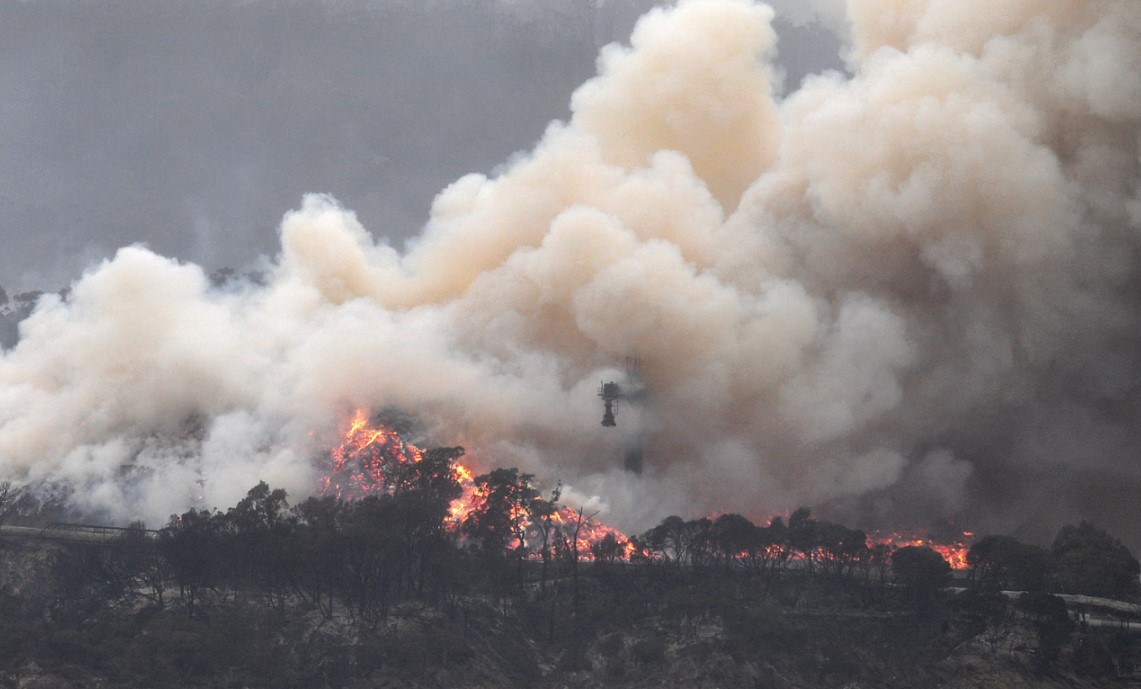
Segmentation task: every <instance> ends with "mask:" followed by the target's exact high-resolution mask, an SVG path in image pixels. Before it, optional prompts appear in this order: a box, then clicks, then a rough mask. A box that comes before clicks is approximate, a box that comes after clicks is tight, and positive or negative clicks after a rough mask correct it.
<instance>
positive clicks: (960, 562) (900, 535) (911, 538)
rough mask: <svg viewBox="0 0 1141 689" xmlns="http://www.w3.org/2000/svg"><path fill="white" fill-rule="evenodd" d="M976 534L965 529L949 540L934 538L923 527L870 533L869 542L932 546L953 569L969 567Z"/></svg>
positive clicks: (895, 547) (902, 546)
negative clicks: (968, 556) (968, 559)
mask: <svg viewBox="0 0 1141 689" xmlns="http://www.w3.org/2000/svg"><path fill="white" fill-rule="evenodd" d="M974 538H975V535H974V534H973V533H972V532H970V531H963V532H961V533H960V534H958V535H956V536H953V537H951V538H950V539H949V540H947V541H940V540H935V539H932V538H931V536H929V535H928V534H927V532H926V531H924V530H922V529H910V530H907V531H892V532H889V533H882V532H873V533H871V534H869V535H868V542H869V543H871V544H873V545H881V544H882V545H886V546H889V547H890V548H892V549H893V550H894V549H898V548H906V547H908V546H922V547H927V548H930V549H931V550H934V551H935V552H937V553H939V554H940V555H942V556H943V559H944V560H946V561H947V564H949V565H951V569H954V570H963V569H967V567H968V565H967V553H968V552H969V551H970V549H971V544H972V543H973V542H974Z"/></svg>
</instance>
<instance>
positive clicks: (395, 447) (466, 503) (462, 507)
mask: <svg viewBox="0 0 1141 689" xmlns="http://www.w3.org/2000/svg"><path fill="white" fill-rule="evenodd" d="M423 459H424V451H423V450H421V449H420V448H418V447H416V446H415V445H413V444H411V443H408V442H406V441H404V440H403V439H402V438H401V437H400V435H399V434H398V433H397V432H396V431H394V430H392V429H390V428H387V427H385V426H383V425H373V424H370V423H369V418H368V413H367V412H366V411H365V410H363V409H358V410H356V412H355V413H354V414H353V417H352V419H351V420H350V421H349V423H348V428H347V429H346V430H345V431H344V434H343V437H342V439H341V442H340V443H339V444H338V445H337V446H336V447H335V448H333V449H332V450H331V451H330V452H329V457H328V472H327V473H326V475H325V476H323V477H322V478H321V483H320V488H321V494H322V495H332V496H334V497H336V498H338V499H341V500H355V499H359V498H362V497H365V496H367V495H383V494H389V493H392V492H393V491H394V490H395V489H396V488H397V482H398V479H397V476H396V475H397V470H398V469H399V468H400V467H401V466H407V465H408V464H411V463H417V462H421V461H423ZM451 478H452V480H453V481H455V482H456V484H457V485H458V486H459V487H460V490H461V493H460V496H459V497H457V498H456V499H455V500H453V501H452V502H451V505H450V506H449V507H448V524H447V527H448V528H449V530H451V531H452V532H453V533H458V531H459V527H460V526H461V525H462V524H463V522H464V520H465V519H466V518H467V517H468V515H470V514H471V513H472V512H473V511H475V510H477V509H478V508H479V506H480V503H481V502H482V501H483V498H484V496H483V495H482V493H481V490H480V488H479V486H478V485H477V484H476V482H475V475H474V474H473V472H472V470H471V469H469V468H468V467H467V466H464V465H463V464H460V463H458V462H456V463H454V464H452V476H451ZM511 517H512V519H513V520H519V521H520V523H524V529H523V530H524V531H525V533H527V534H528V535H529V536H531V537H532V538H529V539H528V540H529V541H531V543H523V544H520V543H514V544H512V547H519V546H520V545H523V546H528V545H530V546H532V547H531V550H532V553H531V555H532V556H533V557H541V556H542V553H541V548H540V547H539V546H537V545H535V543H537V542H538V541H539V540H541V539H540V538H539V536H538V535H537V534H539V533H541V530H542V528H543V527H542V525H540V524H538V523H534V522H533V521H532V520H531V519H530V517H529V515H528V514H526V512H525V511H523V510H518V511H517V512H515V513H513V514H512V515H511ZM548 525H549V529H550V532H551V533H549V534H548V538H547V539H546V542H547V544H548V546H549V547H554V544H555V543H561V544H562V545H563V546H564V547H573V548H575V549H576V550H577V552H578V556H579V558H581V559H586V560H590V559H594V552H595V550H594V546H595V545H596V544H599V543H602V542H604V541H606V539H607V537H610V539H611V541H610V542H611V543H613V544H615V547H616V548H617V550H618V552H617V556H618V557H619V558H620V559H628V557H629V555H630V554H631V553H632V552H633V545H632V544H631V543H630V539H628V538H627V537H626V536H625V534H623V533H622V532H620V531H618V530H617V529H614V528H611V527H609V526H606V525H604V524H601V523H599V522H597V521H594V520H593V519H591V518H590V517H589V516H583V515H582V514H580V513H579V512H578V511H576V510H574V509H572V508H570V507H566V506H563V507H559V508H558V509H557V510H556V511H555V512H554V513H552V514H551V515H550V519H549V521H548ZM552 536H553V538H552ZM516 540H517V539H516Z"/></svg>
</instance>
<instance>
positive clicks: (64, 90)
mask: <svg viewBox="0 0 1141 689" xmlns="http://www.w3.org/2000/svg"><path fill="white" fill-rule="evenodd" d="M653 4H654V3H653V2H652V0H621V1H613V0H612V1H610V2H606V3H604V4H601V6H596V4H595V2H594V1H593V0H554V1H551V0H546V1H544V2H530V1H529V0H526V1H508V0H499V1H497V2H487V1H481V2H475V1H470V0H448V1H436V2H426V3H425V2H405V1H403V0H370V1H366V2H365V1H362V2H240V3H239V2H216V1H213V0H208V1H196V2H181V1H173V0H147V1H145V2H140V1H126V0H112V1H109V2H98V3H77V2H71V1H70V0H63V1H60V0H37V1H36V2H26V3H25V2H8V3H2V4H0V94H3V98H2V99H0V131H3V137H0V245H2V246H3V249H2V251H0V286H3V287H4V288H6V289H7V292H8V293H9V294H14V293H16V292H20V291H23V290H29V289H45V290H57V289H59V288H61V287H63V286H64V285H66V284H68V283H70V282H71V281H72V280H74V279H76V278H78V277H79V275H80V274H81V272H82V270H83V269H84V267H86V266H88V265H90V264H92V263H94V262H95V261H98V260H100V259H102V258H105V257H109V256H110V255H112V254H113V253H114V251H115V250H116V249H117V248H119V247H121V246H125V245H129V244H132V243H136V242H144V243H146V244H147V245H148V246H149V247H151V248H152V249H154V250H155V251H157V252H158V253H161V254H164V255H168V256H176V257H179V258H182V259H186V260H190V261H194V262H196V263H199V264H201V265H203V266H204V267H205V268H207V269H208V270H212V269H215V268H218V267H221V266H230V267H235V268H242V267H244V266H246V265H248V264H249V263H250V262H251V261H253V260H254V259H256V257H258V256H259V255H263V254H272V253H274V252H276V251H277V236H276V232H277V230H276V228H277V226H278V224H279V223H280V221H281V217H282V215H283V214H284V213H285V212H286V211H288V210H289V209H291V208H296V207H297V206H298V205H299V203H300V200H301V197H302V195H303V194H304V193H307V192H325V193H330V194H332V195H333V196H335V197H336V198H337V199H339V200H340V201H341V202H342V203H344V204H345V206H346V207H347V208H351V209H353V210H354V211H355V212H356V213H357V214H358V216H359V217H360V219H361V221H362V223H363V224H364V226H365V227H366V228H368V229H369V230H370V232H372V233H373V234H374V235H376V236H378V237H388V238H390V240H391V241H392V243H393V244H394V245H399V244H400V243H401V242H402V240H403V239H404V238H407V237H409V236H411V235H414V234H416V233H417V232H418V231H419V229H420V227H421V226H422V224H423V223H424V222H425V220H426V218H427V212H428V207H429V205H430V203H431V200H432V198H433V197H434V196H435V194H436V193H437V192H439V191H440V190H441V189H442V188H443V187H444V186H446V185H447V184H448V183H449V182H451V181H453V180H455V179H456V178H458V177H460V176H461V175H463V174H465V173H467V172H473V171H480V172H490V171H492V170H493V169H494V168H495V166H497V165H499V164H501V163H503V162H505V161H507V160H508V159H509V158H510V156H511V155H512V154H513V153H514V152H516V151H521V150H525V149H528V148H530V146H531V145H532V144H533V143H534V142H535V140H537V139H538V137H539V136H540V135H541V134H542V132H543V130H544V129H545V128H546V126H547V124H548V122H550V121H551V120H553V119H565V117H566V116H567V114H568V102H569V96H570V93H571V92H572V91H573V90H574V88H575V87H576V86H577V85H578V84H580V83H582V82H583V81H584V80H585V79H586V78H588V77H589V76H590V75H591V74H593V73H594V62H595V58H596V56H597V54H598V48H599V47H600V46H602V45H604V44H606V43H609V42H611V41H614V40H622V41H624V40H626V39H627V37H628V35H629V31H630V29H631V27H632V26H633V23H634V21H635V19H636V18H637V17H638V16H639V15H640V14H641V13H642V12H643V11H644V10H645V9H647V8H648V7H649V6H651V5H653ZM778 5H780V3H778ZM821 5H822V6H824V7H826V6H827V3H821ZM783 6H784V7H785V8H786V9H787V11H786V12H785V13H783V14H782V15H781V16H780V17H778V23H777V29H778V31H779V32H780V33H781V38H782V43H781V47H780V50H781V55H780V58H779V63H780V65H781V67H783V68H784V69H786V70H787V72H788V75H789V76H788V78H787V80H786V81H787V83H793V82H796V81H798V80H799V78H800V77H801V76H802V75H803V74H804V73H805V72H809V71H818V70H821V69H824V68H826V67H834V68H839V67H840V64H841V63H840V60H839V58H838V51H839V42H838V40H837V39H836V38H835V37H834V36H833V35H832V33H830V32H829V31H828V30H826V29H825V28H823V27H824V26H825V23H824V22H821V23H814V19H815V16H814V15H812V14H811V13H808V12H806V11H805V10H804V9H803V6H802V5H801V4H800V3H795V2H786V3H783ZM779 9H780V7H779V6H778V10H779ZM833 23H834V22H833Z"/></svg>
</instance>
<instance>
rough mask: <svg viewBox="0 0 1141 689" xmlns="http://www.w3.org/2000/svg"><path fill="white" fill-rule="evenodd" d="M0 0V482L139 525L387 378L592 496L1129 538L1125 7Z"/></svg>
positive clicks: (306, 474)
mask: <svg viewBox="0 0 1141 689" xmlns="http://www.w3.org/2000/svg"><path fill="white" fill-rule="evenodd" d="M0 13H2V15H0V27H3V28H0V31H2V32H6V35H3V36H0V38H2V39H4V40H3V41H2V42H0V46H2V47H0V51H3V53H0V55H2V57H3V59H2V60H0V66H2V69H3V72H2V73H0V86H2V87H3V89H4V91H3V92H4V93H6V94H13V95H14V97H9V98H6V99H5V100H4V102H3V103H2V104H0V126H2V127H3V128H4V131H5V132H6V133H9V134H11V135H9V136H6V137H5V138H4V141H3V143H2V144H0V146H2V148H0V151H2V152H0V175H2V177H0V189H3V194H4V196H3V199H2V201H0V227H2V228H3V229H2V231H3V232H4V234H3V241H4V245H5V251H4V252H3V254H2V255H0V285H3V286H4V287H5V288H6V289H7V291H8V292H9V293H15V292H18V291H20V290H26V289H35V288H41V289H48V290H54V289H58V288H59V287H63V286H64V285H67V286H68V287H69V291H68V292H67V294H65V295H59V296H55V295H51V294H49V295H46V296H45V297H43V298H42V299H40V300H39V301H38V302H37V305H36V307H35V310H34V311H33V312H31V313H30V314H28V315H27V317H26V318H24V319H23V320H22V322H20V324H19V329H18V331H16V330H15V329H14V327H12V328H8V330H6V331H5V330H4V328H0V336H3V337H5V338H6V339H5V341H4V345H5V349H4V350H3V352H0V478H10V479H12V480H15V481H18V482H20V483H25V484H28V485H33V486H36V487H37V488H40V489H44V490H57V489H58V490H63V491H64V492H66V493H67V494H68V495H70V496H71V499H72V501H73V502H74V505H75V506H76V507H77V508H80V509H83V510H84V511H85V513H86V514H89V515H92V518H97V517H100V516H102V518H105V519H111V520H119V521H130V520H131V519H135V518H141V519H144V520H146V521H148V522H149V523H160V522H161V521H163V520H164V518H165V517H166V516H167V515H169V514H170V513H171V512H172V511H174V509H178V508H177V507H174V508H173V509H172V506H187V505H199V506H204V507H222V508H224V507H226V506H227V505H230V504H233V503H234V502H235V501H236V500H237V499H238V498H240V497H241V496H242V495H243V494H244V492H245V490H246V489H248V487H250V486H252V485H254V484H256V483H257V482H258V481H260V480H265V481H268V482H269V483H270V484H271V485H275V486H280V487H283V488H286V489H287V490H289V491H290V493H291V494H293V495H295V496H300V495H306V494H309V493H312V491H313V490H315V486H317V485H318V483H319V481H318V480H317V475H318V474H319V473H320V472H321V471H322V457H323V456H324V455H323V454H322V453H323V452H324V451H325V449H327V448H328V447H330V446H334V445H335V444H336V440H337V433H338V428H339V427H340V426H341V425H342V424H343V423H344V422H345V420H346V419H347V418H350V417H351V416H352V415H353V413H354V411H355V410H356V409H367V410H373V411H381V410H394V409H395V410H399V412H400V413H401V414H402V415H404V416H405V417H408V418H414V419H416V420H417V423H418V424H419V429H418V430H417V432H416V433H417V436H418V437H416V438H414V440H416V441H422V442H424V443H428V444H430V445H431V444H434V445H449V446H450V445H462V446H464V447H465V448H467V450H468V454H467V456H466V459H467V460H468V461H470V462H471V463H472V464H473V466H474V468H475V469H476V470H477V471H478V470H485V469H488V468H491V467H494V466H517V467H519V468H520V469H521V470H523V471H526V472H530V473H534V474H535V475H536V476H539V477H543V478H544V480H546V481H548V482H550V483H551V485H553V484H554V482H557V481H561V482H562V486H563V493H562V495H563V498H564V500H566V501H567V502H568V503H570V504H572V505H573V504H578V505H590V506H591V509H592V510H593V509H597V510H598V511H599V512H600V513H602V514H604V515H605V517H606V519H608V520H610V521H611V522H612V523H613V524H614V525H615V526H617V527H619V528H622V529H626V530H638V529H643V528H646V527H648V526H650V525H652V524H653V523H656V522H657V521H658V520H660V519H661V518H663V517H665V516H667V515H668V514H670V513H676V514H680V515H683V516H687V517H692V516H702V515H707V514H711V513H722V512H726V511H737V512H741V513H742V514H746V515H747V516H750V517H753V518H756V519H763V518H764V517H766V516H767V515H770V514H773V513H776V512H782V511H787V510H791V509H794V508H796V507H798V506H801V505H809V506H812V507H813V508H814V509H816V510H818V512H817V513H818V514H819V515H821V516H823V517H826V518H832V519H839V520H842V521H846V522H849V523H853V524H855V525H857V526H860V527H862V528H873V527H874V528H881V527H885V526H887V527H890V526H898V525H934V524H943V525H948V524H953V525H959V526H960V527H961V528H971V529H973V530H974V531H976V532H978V533H986V532H988V531H998V532H1005V533H1012V534H1015V535H1019V536H1025V537H1027V538H1031V539H1032V540H1033V541H1034V542H1037V543H1047V542H1048V540H1049V538H1050V536H1051V535H1052V534H1053V533H1054V532H1056V531H1057V529H1058V528H1059V527H1060V526H1061V525H1062V524H1064V523H1067V522H1075V521H1077V520H1081V519H1090V520H1093V521H1095V522H1098V523H1100V524H1102V525H1105V526H1107V527H1109V528H1111V530H1114V531H1116V532H1117V533H1120V534H1121V535H1122V536H1123V537H1125V538H1127V539H1128V541H1129V543H1130V544H1131V545H1133V546H1134V547H1136V546H1137V545H1141V525H1139V524H1138V522H1137V520H1136V505H1135V497H1136V495H1137V494H1138V492H1139V491H1141V464H1139V463H1138V461H1137V457H1138V456H1139V455H1141V288H1139V285H1141V262H1139V261H1141V259H1139V257H1141V137H1139V136H1138V132H1139V131H1141V72H1138V70H1137V69H1136V65H1137V64H1141V4H1138V3H1137V2H1136V0H1058V1H1057V2H1053V3H1048V4H1045V3H1039V2H1037V1H1036V0H1012V1H1011V2H1008V3H1002V4H995V3H993V2H990V0H912V1H911V2H908V3H899V2H896V1H895V0H846V2H843V3H841V2H836V1H826V0H820V1H819V2H814V3H811V4H808V5H805V4H801V3H793V2H781V3H778V4H777V6H776V7H775V8H774V7H772V6H770V5H768V4H765V3H762V2H759V1H757V0H679V2H677V3H676V4H669V5H664V6H662V7H656V8H651V5H649V4H644V5H639V4H637V3H620V2H613V1H611V0H608V1H607V2H599V3H597V4H590V3H587V2H585V0H573V1H572V0H564V1H563V2H541V3H540V2H530V1H528V0H511V1H508V0H500V1H499V2H485V1H483V0H480V1H479V2H475V1H474V0H473V1H471V2H468V1H466V0H460V1H457V2H428V3H423V2H421V3H411V2H408V3H404V2H392V3H347V2H330V3H321V4H318V3H290V4H283V3H258V2H253V3H213V4H211V3H178V4H176V3H162V2H131V3H127V2H122V3H113V2H112V3H98V4H86V3H85V4H77V3H69V2H58V3H52V2H34V3H18V4H17V3H8V4H5V5H3V6H2V7H0ZM222 266H229V267H231V268H236V269H238V270H239V272H244V271H245V270H247V269H256V270H257V271H258V273H259V275H258V276H256V277H254V276H249V277H247V278H241V277H239V278H238V279H235V280H231V281H228V282H225V283H222V284H217V283H216V282H215V281H212V280H211V278H210V276H211V274H212V273H213V272H214V271H215V270H216V269H217V268H219V267H222ZM20 315H21V317H22V316H23V315H24V314H23V313H22V314H20ZM10 320H11V319H9V321H6V322H7V323H8V325H12V324H11V323H10ZM0 325H4V323H0ZM5 327H8V326H5ZM5 332H6V333H7V334H6V335H5ZM629 356H636V357H638V358H639V359H640V361H641V375H642V384H644V386H645V390H646V393H645V395H643V396H641V397H640V398H639V399H638V400H626V401H624V402H622V403H621V404H620V405H619V406H620V409H619V413H618V417H619V421H618V426H617V427H616V428H604V427H602V426H601V425H600V424H599V420H600V412H601V410H600V405H599V400H598V398H597V395H596V393H597V390H598V386H599V383H600V382H601V381H609V380H614V381H619V382H621V383H623V384H626V385H629V384H630V381H626V380H624V378H623V375H624V371H623V362H624V361H625V359H626V358H627V357H629ZM639 445H640V446H642V447H643V448H644V450H645V455H644V472H643V473H642V474H641V475H638V476H635V475H632V474H630V473H628V472H625V471H624V470H623V469H622V464H623V462H622V458H623V455H624V454H625V452H626V451H627V450H629V449H631V448H632V447H634V446H639Z"/></svg>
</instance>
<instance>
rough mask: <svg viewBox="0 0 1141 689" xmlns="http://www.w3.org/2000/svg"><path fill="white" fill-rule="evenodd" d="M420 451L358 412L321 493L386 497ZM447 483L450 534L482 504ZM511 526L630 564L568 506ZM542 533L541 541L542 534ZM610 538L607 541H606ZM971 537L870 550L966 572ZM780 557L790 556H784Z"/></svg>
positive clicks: (901, 536)
mask: <svg viewBox="0 0 1141 689" xmlns="http://www.w3.org/2000/svg"><path fill="white" fill-rule="evenodd" d="M423 459H424V452H423V450H421V449H420V448H418V447H416V446H415V445H412V444H411V443H407V442H405V441H404V440H403V439H401V438H400V435H399V434H397V433H396V431H394V430H392V429H390V428H386V427H384V426H376V427H374V426H371V425H370V424H369V420H368V414H367V412H366V411H365V410H363V409H358V410H357V411H356V413H354V414H353V418H352V419H351V421H350V422H349V424H348V428H347V429H346V430H345V432H344V437H343V439H342V441H341V443H340V444H339V445H338V446H337V447H336V448H334V449H333V450H332V451H331V452H330V453H329V471H328V473H327V474H326V475H325V476H324V477H323V478H322V479H321V494H322V495H334V496H336V497H337V498H340V499H343V500H353V499H357V498H360V497H364V496H366V495H370V494H382V493H391V492H393V490H395V489H396V488H397V486H396V480H397V479H396V477H395V475H394V474H395V469H397V468H399V467H400V466H407V465H408V464H411V463H416V462H420V461H422V460H423ZM452 479H453V480H454V481H455V482H456V483H457V484H459V486H460V489H461V491H462V492H461V494H460V496H459V497H458V498H456V499H455V500H453V501H452V503H451V505H450V506H449V509H448V521H449V524H448V527H449V528H450V529H451V530H453V532H455V531H458V529H459V526H460V525H461V524H462V523H463V522H464V520H465V519H466V518H467V517H468V515H470V514H471V513H472V512H473V511H474V510H476V509H478V508H479V505H480V503H481V502H482V500H483V499H484V496H483V495H481V493H480V490H479V487H478V486H477V485H476V483H475V477H474V474H473V473H472V471H471V469H469V468H468V467H466V466H464V465H463V464H459V463H456V464H454V465H453V466H452ZM511 518H512V520H513V521H515V522H516V523H517V524H522V525H524V528H523V530H524V531H525V532H526V534H527V535H528V537H527V543H522V544H521V543H518V542H516V543H514V544H513V545H512V547H519V546H520V545H524V546H527V547H529V548H530V553H531V557H542V556H543V553H542V552H541V550H542V547H543V546H542V544H546V547H547V548H548V549H553V548H556V547H562V548H564V549H571V548H574V549H575V551H576V554H577V556H578V558H579V559H582V560H594V559H595V558H596V556H601V557H605V558H614V559H616V560H629V559H630V557H631V556H632V555H634V553H635V550H636V548H635V545H634V544H633V543H632V542H631V541H630V539H629V538H628V537H627V536H626V535H625V534H623V533H622V532H621V531H618V530H617V529H614V528H612V527H609V526H606V525H605V524H602V523H600V522H598V521H595V520H594V519H593V518H592V517H591V516H588V515H584V514H583V513H581V512H579V511H578V510H575V509H573V508H571V507H567V506H562V507H559V508H557V509H556V510H555V511H554V512H553V513H551V514H550V515H549V516H548V517H547V518H546V523H545V524H542V523H535V522H534V521H531V520H530V517H529V515H527V514H525V513H524V512H523V511H517V513H514V514H512V515H511ZM544 529H547V530H548V532H547V534H546V537H544V536H543V530H544ZM608 539H609V540H608ZM973 539H974V534H973V533H971V532H969V531H964V532H962V533H961V534H958V535H956V536H953V537H951V538H949V539H948V540H946V541H943V540H937V539H934V538H932V537H931V536H929V535H928V534H927V532H926V531H924V530H921V529H912V530H908V531H896V532H890V533H888V532H872V533H871V534H869V535H868V544H869V545H886V546H888V547H890V548H892V549H895V548H903V547H906V546H927V547H929V548H931V549H932V550H934V551H935V552H937V553H939V554H940V555H942V556H943V559H945V560H946V561H947V563H948V564H950V565H951V568H952V569H956V570H962V569H966V568H967V551H969V550H970V547H971V543H972V541H973ZM770 548H772V549H776V550H774V552H771V553H770V555H772V556H777V555H779V554H780V553H779V552H777V551H779V550H781V549H782V546H777V545H774V546H770ZM784 555H785V556H791V555H790V554H789V553H784Z"/></svg>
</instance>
